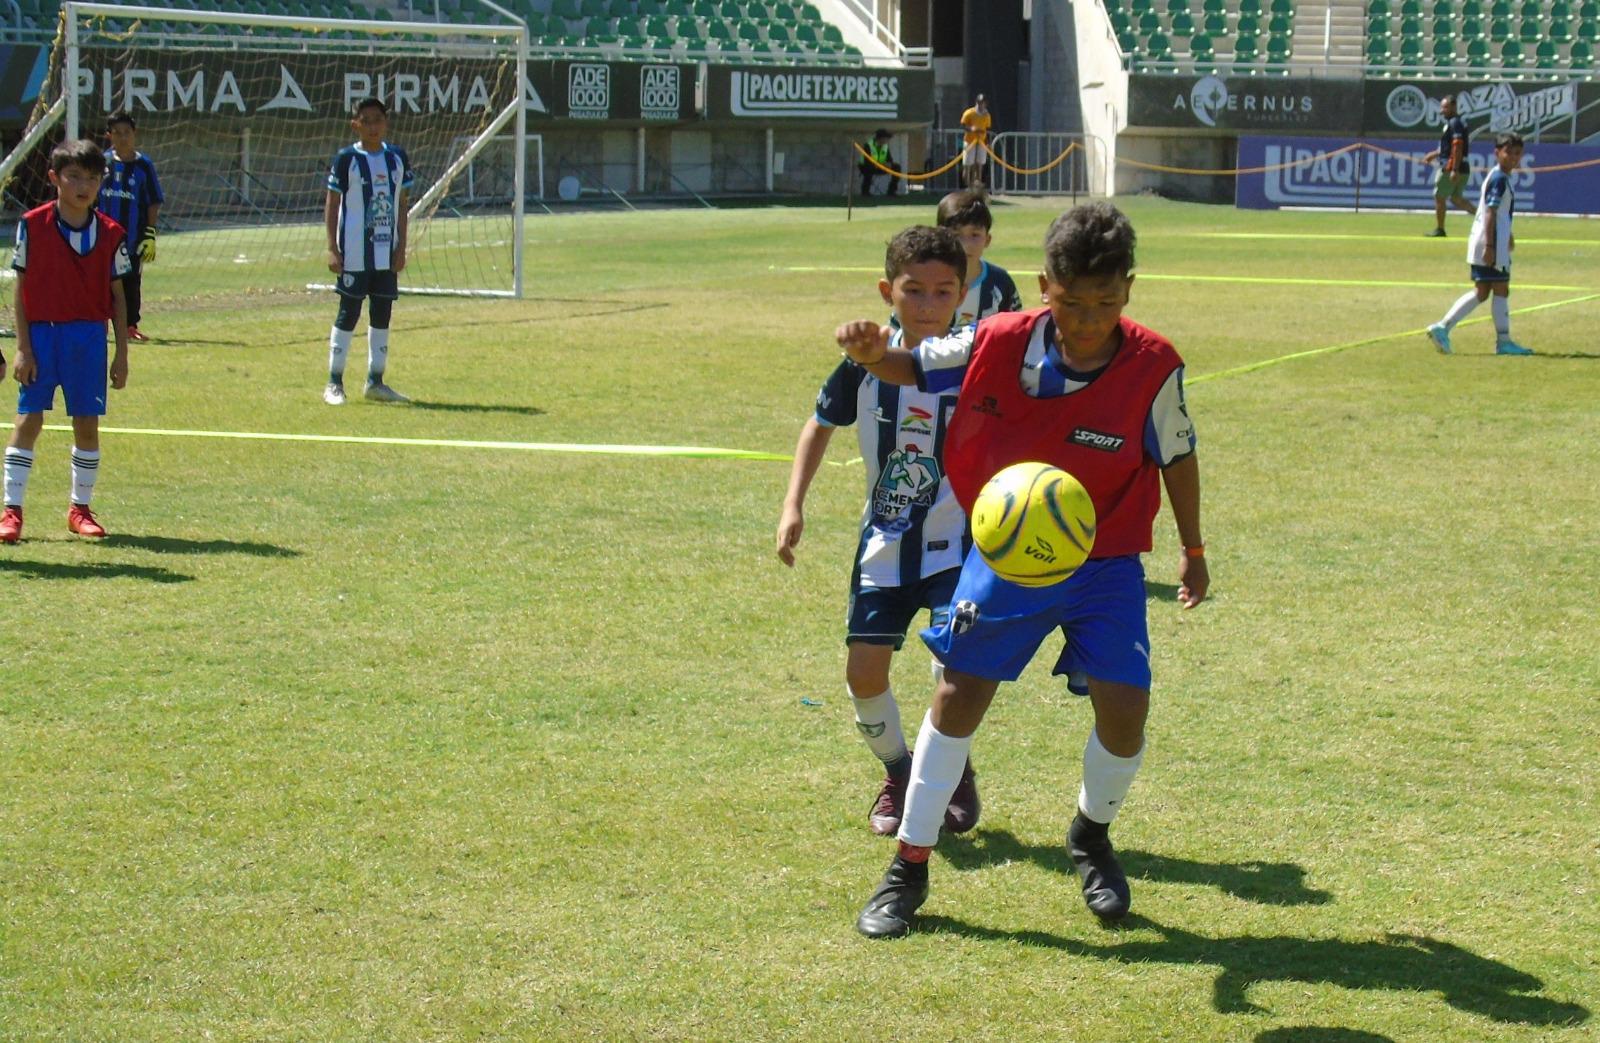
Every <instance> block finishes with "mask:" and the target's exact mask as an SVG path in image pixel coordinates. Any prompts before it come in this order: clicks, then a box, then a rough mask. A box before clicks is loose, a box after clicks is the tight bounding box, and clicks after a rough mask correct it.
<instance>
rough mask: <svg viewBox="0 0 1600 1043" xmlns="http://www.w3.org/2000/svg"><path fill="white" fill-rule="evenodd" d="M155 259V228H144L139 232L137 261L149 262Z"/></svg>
mask: <svg viewBox="0 0 1600 1043" xmlns="http://www.w3.org/2000/svg"><path fill="white" fill-rule="evenodd" d="M155 259H156V230H155V229H154V228H146V229H145V230H144V231H142V232H140V233H139V261H140V263H142V264H149V263H150V262H151V261H153V260H155Z"/></svg>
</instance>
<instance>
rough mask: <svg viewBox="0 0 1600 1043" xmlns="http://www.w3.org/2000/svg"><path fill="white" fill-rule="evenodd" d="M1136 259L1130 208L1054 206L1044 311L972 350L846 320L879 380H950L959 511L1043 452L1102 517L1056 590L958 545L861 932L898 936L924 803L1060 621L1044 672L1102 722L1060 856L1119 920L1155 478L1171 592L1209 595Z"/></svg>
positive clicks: (1182, 409) (1193, 487)
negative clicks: (936, 679) (1143, 557)
mask: <svg viewBox="0 0 1600 1043" xmlns="http://www.w3.org/2000/svg"><path fill="white" fill-rule="evenodd" d="M1133 253H1134V233H1133V226H1132V225H1131V224H1129V222H1128V219H1127V218H1126V217H1125V216H1123V214H1122V213H1121V212H1119V211H1118V210H1117V209H1116V208H1115V207H1113V206H1111V205H1110V204H1109V203H1103V202H1102V203H1091V204H1088V205H1085V206H1080V207H1076V208H1074V209H1072V210H1070V211H1068V212H1067V213H1065V214H1063V215H1062V216H1060V217H1058V218H1057V219H1056V221H1055V223H1054V224H1052V225H1051V226H1050V231H1049V233H1048V235H1047V236H1046V237H1045V267H1044V271H1043V272H1042V273H1041V274H1040V276H1039V289H1040V291H1041V294H1042V296H1043V300H1044V304H1045V305H1046V306H1045V307H1043V308H1039V309H1036V310H1033V311H1025V312H1016V313H1012V314H1007V315H1000V316H996V317H995V318H992V319H990V320H988V321H987V322H984V323H982V324H980V325H979V326H978V328H977V336H976V339H975V341H974V342H973V343H972V345H971V346H970V347H965V346H963V345H961V344H959V343H958V342H957V341H956V340H955V339H954V338H948V339H946V340H942V341H933V342H930V343H927V344H923V345H921V346H920V347H918V348H916V349H914V350H907V349H905V348H904V347H896V346H893V345H891V344H890V343H889V338H888V337H886V336H885V335H884V331H882V330H880V329H879V328H878V326H877V324H876V323H872V322H867V321H860V322H853V323H847V324H845V325H844V326H841V327H839V330H838V334H837V336H838V341H839V344H840V346H841V347H843V348H844V349H845V351H846V352H847V354H848V355H849V356H850V357H851V358H852V359H855V360H856V361H857V362H859V363H860V364H861V365H862V366H864V367H865V368H866V369H867V370H868V371H869V372H871V373H872V374H873V375H874V376H876V377H878V378H879V379H880V380H884V381H886V382H891V383H900V384H911V383H915V384H917V386H918V387H921V388H924V389H927V390H940V389H946V388H954V387H960V389H961V394H960V399H959V401H958V402H957V405H956V411H955V414H954V416H953V417H952V418H951V421H950V432H949V436H948V438H947V439H946V441H945V460H946V463H947V465H948V468H949V473H950V484H951V486H952V488H953V489H954V491H955V495H956V498H957V500H959V501H960V503H961V504H962V506H963V507H964V508H966V509H968V510H970V509H971V506H972V503H973V501H974V500H975V499H976V498H977V495H978V491H979V490H980V489H981V488H982V487H983V485H984V484H985V483H986V482H987V481H988V480H989V478H990V477H992V476H993V475H994V474H995V473H996V472H998V471H1000V470H1001V469H1002V468H1004V467H1007V466H1009V465H1011V464H1014V463H1021V462H1023V461H1028V460H1038V461H1042V462H1044V463H1048V464H1053V465H1055V466H1057V467H1060V468H1061V469H1063V470H1065V471H1067V472H1068V473H1070V474H1072V475H1074V476H1076V477H1077V478H1078V480H1079V481H1080V482H1082V483H1083V485H1084V487H1085V488H1086V489H1087V490H1088V491H1089V494H1090V496H1091V497H1092V498H1093V500H1094V505H1095V513H1096V517H1097V531H1096V534H1095V543H1094V550H1093V552H1092V554H1091V555H1090V558H1089V560H1088V561H1087V562H1085V563H1084V565H1083V566H1082V567H1080V568H1079V569H1078V570H1077V571H1076V572H1075V573H1073V574H1072V575H1071V576H1070V577H1068V578H1067V579H1065V580H1063V581H1061V582H1060V583H1057V584H1055V585H1053V586H1048V587H1021V586H1017V585H1015V584H1012V583H1009V582H1007V581H1005V580H1002V579H1000V578H999V577H998V576H996V575H995V574H994V571H993V570H992V569H990V568H989V566H988V564H987V563H986V562H985V561H984V559H983V557H982V555H981V554H979V553H978V552H977V551H976V550H975V549H974V550H973V551H971V552H969V553H968V554H967V557H966V560H965V562H964V563H963V564H962V567H961V578H960V580H959V582H958V583H957V586H956V591H955V594H954V596H953V602H952V604H951V608H950V614H949V618H948V619H946V620H945V621H943V624H942V625H939V626H935V627H932V628H930V629H928V630H925V631H923V634H922V639H923V641H924V642H925V643H926V644H927V645H928V647H929V648H930V649H931V650H932V651H933V654H934V655H935V656H937V657H938V658H939V659H940V660H941V661H942V662H943V663H944V664H945V670H944V677H943V679H942V680H941V681H940V683H939V686H938V689H937V690H936V691H935V693H934V699H933V707H932V709H930V710H929V712H928V716H927V718H926V719H925V720H924V721H923V724H922V731H921V733H920V734H919V735H918V737H917V747H916V754H915V756H914V758H913V763H912V768H911V784H910V786H909V788H908V791H907V793H906V804H905V814H904V816H903V818H902V821H901V825H900V831H899V834H898V835H899V841H900V844H899V849H898V851H897V853H896V855H895V857H894V860H893V861H892V862H891V863H890V865H889V869H888V872H887V873H886V874H885V875H884V878H883V882H882V883H881V884H880V885H879V886H878V889H877V890H876V891H875V892H873V894H872V897H871V898H870V899H869V900H868V902H867V905H866V907H865V908H864V909H863V910H862V912H861V915H860V917H859V918H858V919H857V921H856V927H857V929H858V930H860V931H861V933H863V934H865V935H867V936H868V937H872V938H890V937H898V936H900V935H903V934H905V933H906V932H907V931H909V930H910V929H911V923H912V920H913V917H914V916H915V914H916V911H917V909H918V908H919V907H920V906H921V905H922V903H923V901H924V900H926V898H927V895H928V856H929V855H930V854H931V853H932V851H933V847H934V845H935V844H936V843H937V842H938V839H939V815H938V813H937V811H936V810H934V809H937V808H939V807H940V806H941V802H942V801H944V800H946V799H947V797H946V794H948V793H950V792H951V790H952V788H953V787H954V785H955V782H956V780H957V779H958V777H959V775H960V771H961V766H962V765H963V764H965V763H966V760H967V755H968V752H969V750H970V749H971V746H972V737H973V733H974V732H976V731H977V728H978V725H979V723H980V722H981V721H982V720H983V715H984V713H985V711H986V710H987V709H988V707H989V703H990V701H991V700H992V699H993V698H994V695H995V691H996V689H997V688H998V687H999V684H1000V682H1001V681H1011V680H1015V679H1016V678H1017V677H1018V676H1019V675H1020V674H1021V673H1022V671H1023V669H1024V668H1025V667H1026V666H1027V664H1028V661H1029V660H1030V659H1032V658H1033V655H1034V653H1035V652H1036V651H1037V650H1038V647H1039V644H1040V642H1041V641H1043V639H1044V638H1045V636H1046V635H1048V634H1049V633H1051V632H1052V631H1054V630H1055V629H1057V628H1058V627H1059V628H1062V629H1064V630H1065V632H1066V637H1067V645H1066V648H1065V649H1064V650H1063V652H1062V654H1061V656H1060V658H1059V659H1058V660H1057V663H1056V668H1055V672H1056V673H1058V674H1066V675H1067V679H1068V685H1069V686H1070V687H1071V688H1072V689H1073V690H1074V691H1078V692H1084V691H1087V693H1088V695H1089V699H1090V701H1091V702H1092V703H1093V706H1094V717H1095V723H1094V730H1093V731H1092V732H1090V735H1089V740H1088V743H1087V745H1086V746H1085V748H1084V753H1083V781H1082V785H1081V788H1080V790H1079V793H1078V800H1077V814H1076V815H1075V817H1074V818H1073V820H1072V825H1071V826H1070V828H1069V829H1068V832H1067V849H1068V852H1069V853H1070V855H1071V857H1072V861H1073V864H1074V866H1075V867H1076V868H1077V871H1078V875H1079V878H1080V880H1081V882H1082V888H1083V896H1084V901H1085V902H1086V904H1087V905H1088V906H1089V909H1090V910H1091V911H1092V912H1093V913H1094V914H1095V915H1096V916H1098V917H1100V918H1101V919H1102V920H1107V921H1111V920H1117V919H1120V918H1121V917H1123V916H1125V915H1127V912H1128V906H1129V894H1128V882H1127V877H1126V876H1125V875H1124V873H1123V871H1122V868H1121V866H1120V864H1119V863H1118V862H1117V858H1116V855H1115V853H1114V852H1113V850H1112V847H1111V840H1110V836H1109V833H1108V827H1109V826H1110V823H1111V821H1112V819H1113V818H1115V817H1116V814H1117V812H1118V810H1119V809H1120V808H1121V805H1122V802H1123V800H1124V799H1125V798H1126V797H1127V794H1128V790H1129V787H1130V786H1132V784H1133V779H1134V776H1135V774H1137V772H1138V770H1139V766H1140V763H1141V761H1142V759H1143V755H1144V725H1145V718H1146V716H1147V714H1148V712H1149V702H1150V637H1149V629H1148V626H1147V624H1146V620H1145V592H1144V569H1143V566H1142V565H1141V564H1140V560H1139V555H1140V554H1141V553H1143V552H1145V551H1148V550H1150V547H1151V525H1152V523H1153V521H1154V519H1155V515H1156V511H1157V510H1158V509H1159V507H1160V502H1161V492H1160V486H1161V485H1162V484H1165V486H1166V490H1167V500H1168V503H1169V504H1170V506H1171V509H1172V515H1173V518H1174V520H1175V521H1176V522H1177V527H1178V536H1179V538H1180V539H1181V541H1182V543H1183V546H1184V554H1183V557H1182V558H1181V559H1180V561H1179V566H1178V581H1179V590H1178V600H1179V601H1180V602H1182V604H1183V605H1184V607H1185V608H1192V607H1194V606H1195V605H1198V604H1199V603H1200V602H1201V601H1202V600H1204V598H1205V596H1206V591H1207V589H1208V588H1209V586H1210V577H1209V574H1208V572H1207V569H1206V561H1205V549H1204V544H1203V543H1202V542H1201V538H1200V470H1199V465H1198V463H1197V462H1196V460H1195V455H1194V445H1195V438H1194V427H1193V425H1192V424H1191V423H1190V421H1189V415H1188V410H1187V407H1186V406H1185V403H1184V398H1183V360H1182V359H1181V358H1179V357H1178V354H1177V352H1176V351H1174V350H1173V348H1172V345H1171V344H1170V343H1169V342H1168V341H1167V340H1166V338H1164V337H1162V336H1161V335H1160V334H1158V333H1155V332H1154V331H1152V330H1149V329H1147V328H1145V327H1143V326H1140V325H1139V324H1138V323H1135V322H1133V321H1132V320H1131V319H1128V318H1125V317H1124V316H1123V314H1122V311H1123V309H1124V308H1125V307H1126V306H1127V303H1128V291H1129V288H1130V287H1131V285H1132V283H1133ZM1158 475H1159V476H1160V477H1159V479H1158V477H1157V476H1158Z"/></svg>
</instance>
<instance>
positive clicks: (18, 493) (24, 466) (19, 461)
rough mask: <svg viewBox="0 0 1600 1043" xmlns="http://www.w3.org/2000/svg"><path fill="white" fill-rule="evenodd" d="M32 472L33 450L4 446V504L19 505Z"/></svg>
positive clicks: (26, 489)
mask: <svg viewBox="0 0 1600 1043" xmlns="http://www.w3.org/2000/svg"><path fill="white" fill-rule="evenodd" d="M32 473H33V450H32V449H16V448H14V447H12V446H7V447H6V464H5V475H6V506H7V507H21V506H22V494H23V493H25V492H27V491H28V475H30V474H32Z"/></svg>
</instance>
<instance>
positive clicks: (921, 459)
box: [872, 445, 944, 532]
mask: <svg viewBox="0 0 1600 1043" xmlns="http://www.w3.org/2000/svg"><path fill="white" fill-rule="evenodd" d="M943 478H944V476H943V475H942V474H941V473H940V471H939V462H938V461H937V460H935V459H934V458H933V457H931V456H924V455H923V454H922V452H921V450H920V449H918V447H917V446H915V445H908V446H906V447H905V448H904V449H896V450H895V451H894V452H892V453H890V454H889V459H887V460H885V461H884V463H883V473H882V474H880V475H879V476H878V484H877V485H876V486H874V487H873V490H872V524H873V525H874V526H875V527H877V528H878V529H880V530H882V531H884V532H904V531H906V530H907V529H909V528H910V527H911V514H912V512H913V511H915V510H916V509H918V508H921V509H922V510H927V509H928V508H930V507H932V506H933V501H934V500H935V499H937V498H938V495H939V483H940V482H941V481H942V480H943Z"/></svg>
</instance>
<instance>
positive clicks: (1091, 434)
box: [1067, 427, 1127, 453]
mask: <svg viewBox="0 0 1600 1043" xmlns="http://www.w3.org/2000/svg"><path fill="white" fill-rule="evenodd" d="M1067 441H1069V442H1071V443H1072V444H1073V445H1081V446H1084V447H1086V448H1088V449H1099V450H1101V451H1102V452H1106V453H1114V452H1116V451H1117V450H1119V449H1121V448H1122V444H1123V443H1124V442H1126V441H1127V439H1126V438H1123V437H1122V436H1121V435H1112V434H1107V433H1106V432H1104V431H1095V430H1093V429H1091V428H1087V427H1075V428H1073V429H1072V434H1071V435H1069V436H1067Z"/></svg>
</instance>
